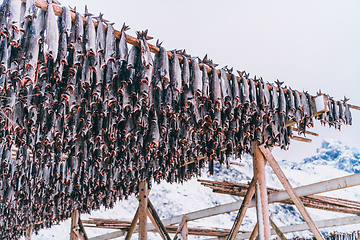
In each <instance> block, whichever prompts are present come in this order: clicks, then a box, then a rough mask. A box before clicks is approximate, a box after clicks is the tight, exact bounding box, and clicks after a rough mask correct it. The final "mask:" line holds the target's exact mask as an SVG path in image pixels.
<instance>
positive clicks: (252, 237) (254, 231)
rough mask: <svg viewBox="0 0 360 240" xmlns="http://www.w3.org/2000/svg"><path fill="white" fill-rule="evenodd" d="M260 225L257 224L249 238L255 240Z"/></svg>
mask: <svg viewBox="0 0 360 240" xmlns="http://www.w3.org/2000/svg"><path fill="white" fill-rule="evenodd" d="M258 230H259V225H258V223H256V224H255V226H254V229H253V230H252V232H251V234H250V237H249V240H254V239H255V238H256V236H257V235H258Z"/></svg>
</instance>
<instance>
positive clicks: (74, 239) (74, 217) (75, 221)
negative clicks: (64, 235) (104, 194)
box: [70, 209, 79, 240]
mask: <svg viewBox="0 0 360 240" xmlns="http://www.w3.org/2000/svg"><path fill="white" fill-rule="evenodd" d="M78 226H79V210H77V209H76V210H74V211H73V213H72V214H71V229H70V240H78V239H79V236H78V234H77V228H78Z"/></svg>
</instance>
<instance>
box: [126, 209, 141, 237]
mask: <svg viewBox="0 0 360 240" xmlns="http://www.w3.org/2000/svg"><path fill="white" fill-rule="evenodd" d="M138 220H139V207H138V208H137V209H136V213H135V215H134V218H133V220H132V221H131V225H130V228H129V230H128V232H127V233H126V237H125V240H130V238H131V236H132V234H133V232H134V229H135V226H136V223H137V222H138Z"/></svg>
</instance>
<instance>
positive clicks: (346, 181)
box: [94, 173, 360, 240]
mask: <svg viewBox="0 0 360 240" xmlns="http://www.w3.org/2000/svg"><path fill="white" fill-rule="evenodd" d="M358 185H360V173H359V174H354V175H350V176H346V177H340V178H335V179H331V180H327V181H322V182H318V183H313V184H310V185H305V186H301V187H297V188H295V192H296V194H297V195H298V196H299V197H300V196H307V195H313V194H318V193H324V192H330V191H334V190H338V189H343V188H348V187H354V186H358ZM289 198H290V197H289V195H288V194H287V193H286V192H285V191H280V192H276V193H272V194H269V203H274V202H281V201H283V200H287V199H289ZM241 203H242V201H241V200H240V201H236V202H232V203H227V204H223V205H220V206H216V207H211V208H206V209H201V210H198V211H194V212H190V213H187V214H185V215H186V218H187V220H188V221H193V220H197V219H201V218H206V217H211V216H215V215H219V214H224V213H229V212H233V211H237V210H239V209H240V206H241ZM254 206H255V201H251V202H250V205H249V207H254ZM183 216H184V214H182V215H179V216H174V217H170V218H166V219H163V220H162V222H163V224H164V225H165V226H167V225H173V224H179V223H180V222H181V220H182V218H183ZM148 229H149V230H150V229H154V226H153V225H152V224H148ZM137 230H138V229H137V228H135V230H134V231H137ZM117 232H118V234H119V236H117ZM102 236H105V235H102ZM102 236H99V238H97V239H96V240H105V239H112V238H116V237H121V236H124V235H123V231H116V232H112V233H111V235H110V234H109V235H108V236H111V238H108V237H104V238H102ZM94 240H95V239H94Z"/></svg>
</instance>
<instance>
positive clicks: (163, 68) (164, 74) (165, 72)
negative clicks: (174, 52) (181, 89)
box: [158, 44, 181, 82]
mask: <svg viewBox="0 0 360 240" xmlns="http://www.w3.org/2000/svg"><path fill="white" fill-rule="evenodd" d="M158 46H159V48H160V52H159V69H158V71H159V72H160V78H161V80H162V81H165V82H170V67H169V57H168V54H167V51H166V49H165V48H164V47H162V46H161V45H160V44H159V45H158ZM178 61H179V60H178ZM179 67H180V63H179ZM173 70H174V69H173ZM179 73H180V74H181V70H180V71H179ZM180 78H181V76H180Z"/></svg>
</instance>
